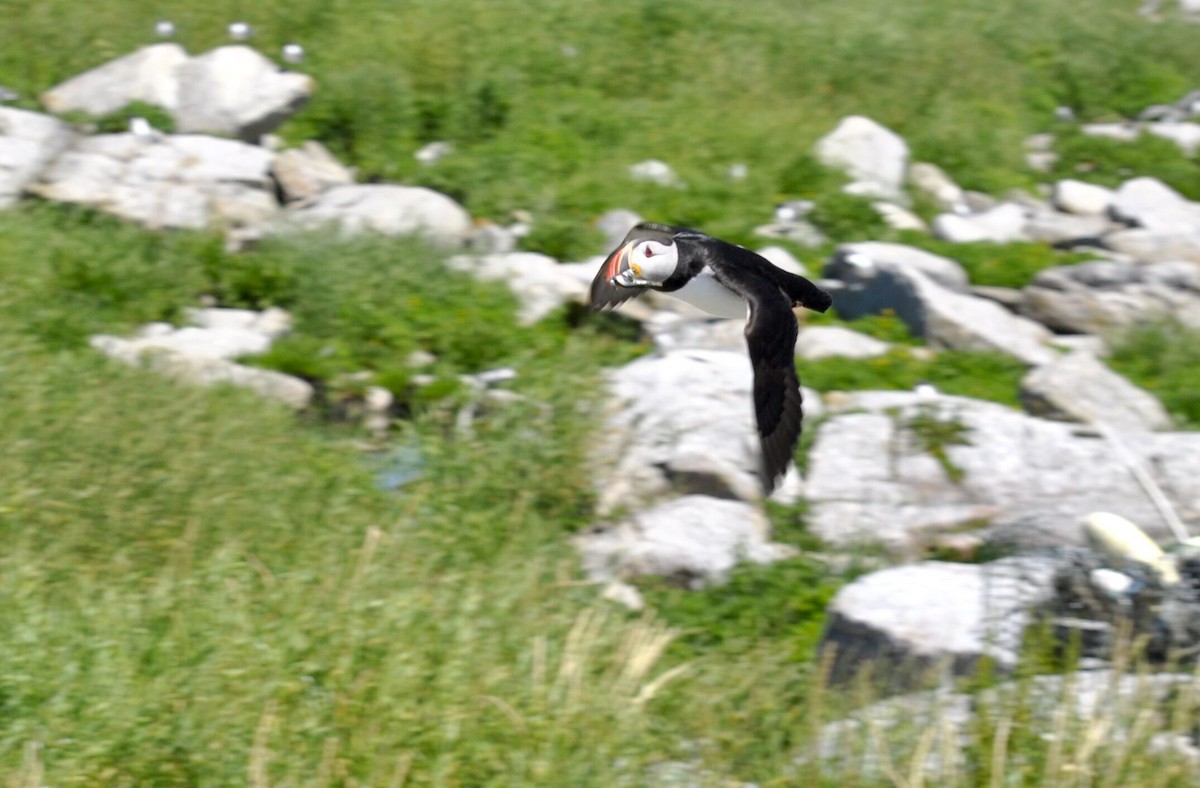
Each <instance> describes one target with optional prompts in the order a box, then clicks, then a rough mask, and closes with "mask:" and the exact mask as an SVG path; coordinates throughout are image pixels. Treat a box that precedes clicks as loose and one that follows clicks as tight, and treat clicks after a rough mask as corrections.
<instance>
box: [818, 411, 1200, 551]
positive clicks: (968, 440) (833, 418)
mask: <svg viewBox="0 0 1200 788" xmlns="http://www.w3.org/2000/svg"><path fill="white" fill-rule="evenodd" d="M841 399H842V401H841V402H840V403H838V408H837V410H836V411H832V410H831V412H829V413H827V415H826V418H825V419H824V420H823V421H822V423H821V426H820V428H819V431H818V433H817V436H816V440H815V442H814V443H813V446H812V448H811V449H810V450H809V455H808V466H807V467H808V474H807V478H806V479H805V485H804V492H805V498H806V499H807V500H808V502H809V504H810V507H811V508H810V513H809V517H808V522H809V527H810V528H811V530H812V532H813V533H814V534H815V535H817V536H819V537H821V538H822V539H824V540H826V541H828V542H830V543H833V544H838V545H852V544H857V543H862V542H871V543H882V544H883V545H884V546H886V547H888V548H889V549H891V550H893V551H895V552H898V553H901V554H904V553H919V552H920V551H922V550H923V549H924V547H925V545H927V544H929V543H930V541H931V540H932V539H933V538H934V537H935V535H936V534H938V533H939V532H947V531H955V532H959V531H962V530H963V529H965V528H974V529H987V530H986V531H985V535H987V536H989V537H994V538H996V539H1001V540H1005V541H1015V542H1017V543H1018V544H1022V545H1028V546H1031V547H1033V546H1039V545H1040V546H1045V545H1048V544H1051V545H1064V544H1080V543H1081V540H1082V536H1081V529H1080V528H1079V526H1078V521H1079V518H1080V517H1082V516H1083V515H1085V514H1087V513H1089V512H1093V511H1098V510H1099V511H1108V512H1114V513H1117V514H1120V515H1122V516H1124V517H1127V518H1128V519H1130V520H1132V521H1134V522H1136V523H1139V524H1140V525H1142V526H1143V527H1144V528H1145V530H1146V531H1147V532H1148V533H1150V535H1151V536H1153V537H1155V538H1161V537H1167V536H1169V534H1170V528H1169V526H1168V524H1167V522H1166V521H1165V520H1164V518H1163V516H1162V514H1161V512H1160V511H1159V509H1158V508H1157V507H1156V505H1155V503H1154V502H1153V501H1152V500H1151V499H1150V497H1148V496H1147V494H1146V491H1145V490H1144V489H1143V488H1142V486H1141V484H1140V483H1139V482H1138V480H1137V479H1136V477H1135V476H1134V475H1133V473H1132V472H1131V469H1130V467H1129V464H1128V463H1129V461H1130V458H1132V459H1133V460H1135V461H1136V462H1138V463H1141V464H1142V465H1144V466H1145V467H1147V468H1152V469H1153V473H1154V476H1155V479H1156V480H1157V482H1158V483H1159V485H1160V486H1161V487H1162V489H1163V491H1164V493H1165V494H1166V496H1167V498H1168V499H1169V500H1170V502H1171V503H1172V504H1173V505H1174V507H1175V509H1176V510H1177V511H1178V512H1179V514H1180V516H1181V517H1182V518H1183V519H1184V521H1185V522H1188V523H1190V524H1191V525H1192V527H1193V528H1195V526H1197V525H1200V433H1194V432H1181V433H1171V432H1151V433H1146V432H1137V433H1128V432H1122V431H1120V430H1116V431H1114V436H1115V438H1116V439H1117V440H1119V442H1120V444H1119V445H1117V444H1114V443H1112V442H1110V440H1109V439H1108V438H1106V437H1103V436H1102V435H1101V434H1098V433H1097V432H1096V431H1094V430H1083V429H1080V427H1079V425H1076V424H1071V423H1068V422H1062V421H1052V420H1048V419H1041V418H1037V417H1034V416H1029V415H1027V414H1024V413H1021V412H1019V411H1016V410H1013V409H1012V408H1008V407H1005V406H1003V405H998V404H996V403H992V402H983V401H979V400H971V399H966V398H962V397H951V396H945V395H940V396H934V397H932V398H930V397H928V396H927V395H925V394H920V393H914V392H857V393H854V394H848V395H846V396H844V397H842V398H841ZM827 405H828V403H827ZM1126 452H1128V454H1127V453H1126ZM989 526H990V528H989Z"/></svg>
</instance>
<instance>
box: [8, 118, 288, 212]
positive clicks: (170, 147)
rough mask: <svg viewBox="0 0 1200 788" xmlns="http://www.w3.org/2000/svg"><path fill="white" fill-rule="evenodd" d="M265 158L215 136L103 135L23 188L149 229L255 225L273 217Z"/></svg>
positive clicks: (81, 144)
mask: <svg viewBox="0 0 1200 788" xmlns="http://www.w3.org/2000/svg"><path fill="white" fill-rule="evenodd" d="M271 158H272V154H271V153H270V152H269V151H265V150H263V149H261V148H258V147H256V146H252V145H247V144H245V143H242V142H237V141H235V140H227V139H218V138H215V137H204V136H197V135H176V136H170V137H163V138H162V139H148V138H145V137H139V136H137V135H134V134H129V133H125V134H106V135H99V136H95V137H84V138H80V139H79V140H78V141H77V142H76V143H75V144H74V145H73V146H72V147H71V148H70V149H69V150H67V151H66V152H64V153H63V154H62V155H60V156H59V157H58V158H57V159H56V160H55V161H54V163H53V164H52V165H51V166H50V167H48V168H47V169H46V170H45V171H44V172H43V173H42V174H41V176H40V177H39V179H38V181H37V182H36V183H32V184H30V185H29V187H28V189H29V191H31V192H33V193H35V194H38V195H39V196H42V197H44V198H46V199H51V200H57V201H61V202H74V203H80V204H83V205H88V206H92V207H94V208H97V209H100V210H104V211H108V212H110V213H114V214H116V215H117V216H121V217H123V218H126V219H130V220H133V221H137V222H139V223H142V224H144V225H146V226H149V227H154V228H159V227H168V228H196V229H205V228H210V227H212V226H213V225H214V224H215V225H218V226H221V227H225V228H232V227H238V226H246V225H257V224H260V223H262V222H265V221H267V220H268V219H270V218H272V217H273V216H274V215H275V214H276V213H277V211H278V205H277V203H276V202H275V196H274V187H273V185H272V182H271V179H270V175H269V169H270V165H271Z"/></svg>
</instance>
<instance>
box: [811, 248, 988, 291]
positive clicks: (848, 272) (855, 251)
mask: <svg viewBox="0 0 1200 788" xmlns="http://www.w3.org/2000/svg"><path fill="white" fill-rule="evenodd" d="M889 269H898V270H902V271H908V270H913V271H918V272H920V273H922V274H925V276H927V277H929V278H930V279H932V280H933V281H934V282H937V283H938V284H939V285H941V286H942V287H945V288H947V289H948V290H953V291H955V292H957V293H963V292H966V290H967V287H968V286H969V285H970V281H969V279H968V277H967V272H966V269H964V268H963V267H962V264H960V263H959V262H958V261H956V260H951V259H950V258H949V257H942V256H941V255H937V254H934V253H933V252H927V251H925V250H924V249H918V248H916V247H915V246H905V245H904V244H893V243H884V242H882V241H861V242H857V243H848V244H842V245H840V246H839V247H838V248H837V249H836V250H834V253H833V255H832V256H830V258H829V260H828V261H826V263H825V268H824V271H823V274H822V275H823V276H825V277H827V278H829V279H842V280H845V281H851V282H856V281H863V280H866V279H869V278H870V277H871V276H873V275H874V272H876V271H881V270H889Z"/></svg>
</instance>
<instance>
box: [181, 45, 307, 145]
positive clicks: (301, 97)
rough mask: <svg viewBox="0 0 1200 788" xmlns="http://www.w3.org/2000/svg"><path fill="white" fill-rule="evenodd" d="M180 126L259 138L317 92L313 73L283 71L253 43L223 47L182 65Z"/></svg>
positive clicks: (254, 139) (292, 113) (239, 137)
mask: <svg viewBox="0 0 1200 788" xmlns="http://www.w3.org/2000/svg"><path fill="white" fill-rule="evenodd" d="M176 73H177V75H178V79H179V99H178V103H177V106H176V107H175V109H174V112H173V115H174V117H175V127H176V130H178V131H180V132H203V133H208V134H227V135H229V136H231V137H237V138H238V139H242V140H246V141H247V142H253V141H257V140H258V138H259V137H261V136H262V135H263V134H266V133H267V132H269V131H271V130H273V129H275V128H276V127H277V126H279V124H281V123H283V122H284V121H285V120H287V119H288V118H290V117H291V116H292V115H294V114H295V113H296V111H297V110H299V109H300V108H301V107H303V106H304V105H305V104H306V103H307V102H308V99H309V97H310V96H311V95H312V92H313V89H314V82H313V79H312V77H310V76H308V75H307V74H299V73H296V72H293V71H281V70H280V68H279V66H277V65H276V64H275V63H273V62H272V61H271V60H269V59H267V58H266V57H264V56H263V55H261V54H260V53H258V52H256V51H255V50H253V49H251V48H250V47H247V46H241V45H234V46H224V47H218V48H217V49H214V50H212V51H211V52H206V53H205V54H203V55H198V56H196V57H194V58H191V59H190V60H188V61H187V62H185V63H182V64H180V65H179V66H178V68H177V70H176Z"/></svg>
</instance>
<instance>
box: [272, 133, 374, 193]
mask: <svg viewBox="0 0 1200 788" xmlns="http://www.w3.org/2000/svg"><path fill="white" fill-rule="evenodd" d="M271 174H272V175H273V176H275V181H276V182H277V183H278V184H279V191H280V192H281V193H282V194H283V199H284V201H285V202H293V201H295V200H307V199H309V198H312V197H315V196H316V195H318V194H320V193H321V192H323V191H325V190H326V189H330V188H332V187H334V186H346V185H349V184H352V183H354V173H353V172H352V171H351V170H350V169H348V168H347V167H344V166H343V165H342V163H341V162H339V161H338V160H337V159H335V158H334V157H333V154H332V153H330V152H329V150H328V149H327V148H326V147H325V146H324V145H322V144H321V143H319V142H315V141H313V140H309V141H308V142H305V143H304V144H303V145H302V146H301V147H299V148H292V149H290V150H285V151H282V152H281V153H279V154H278V155H276V156H275V160H274V162H273V163H272V165H271Z"/></svg>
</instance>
